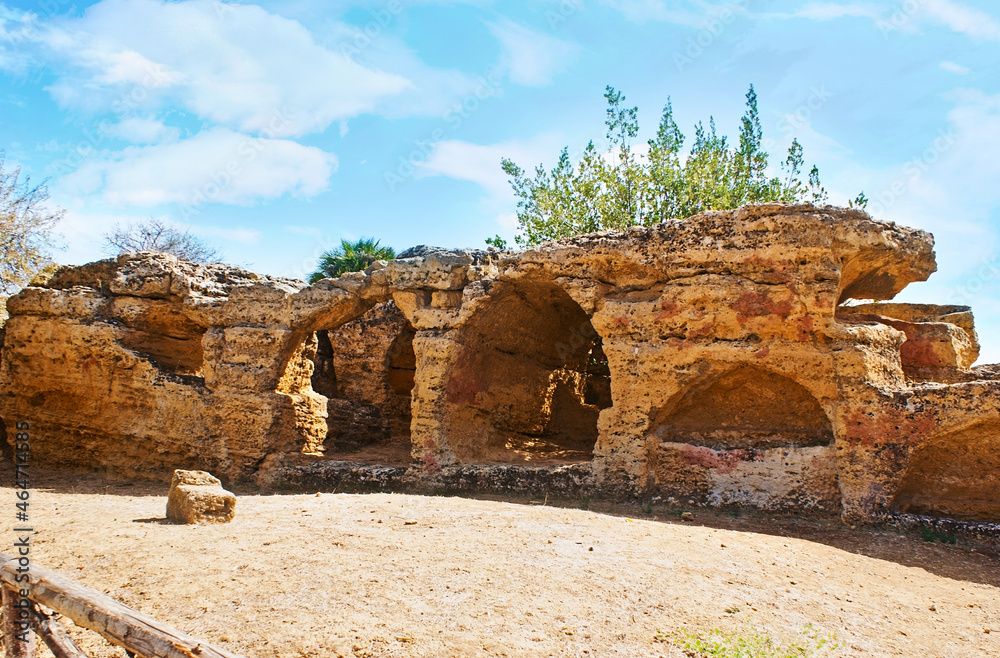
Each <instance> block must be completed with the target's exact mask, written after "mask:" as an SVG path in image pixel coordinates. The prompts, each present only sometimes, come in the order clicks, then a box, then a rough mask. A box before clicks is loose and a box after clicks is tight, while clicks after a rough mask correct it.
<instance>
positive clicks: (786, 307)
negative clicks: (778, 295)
mask: <svg viewBox="0 0 1000 658" xmlns="http://www.w3.org/2000/svg"><path fill="white" fill-rule="evenodd" d="M733 309H734V310H735V311H736V313H737V316H736V319H737V320H738V321H739V322H740V324H743V323H745V322H746V321H747V320H749V319H751V318H757V317H763V316H767V315H777V316H779V317H782V318H787V317H788V316H789V315H791V313H792V300H791V298H789V299H785V300H782V301H780V302H776V301H774V300H773V299H771V297H770V296H768V295H766V294H764V293H761V292H745V293H743V294H742V295H740V298H739V299H737V300H736V303H735V304H733Z"/></svg>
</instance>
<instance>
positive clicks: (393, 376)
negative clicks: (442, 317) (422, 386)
mask: <svg viewBox="0 0 1000 658" xmlns="http://www.w3.org/2000/svg"><path fill="white" fill-rule="evenodd" d="M415 335H416V330H414V329H413V327H412V326H411V325H410V323H409V322H408V321H407V320H406V318H405V317H404V316H403V314H402V313H401V312H400V311H399V309H398V308H396V305H395V303H393V302H392V301H391V300H389V301H386V302H381V303H379V304H376V305H375V306H374V307H373V308H372V309H371V310H369V311H367V312H366V313H365V314H364V315H362V316H361V317H359V318H357V319H355V320H351V321H350V322H347V323H346V324H344V325H342V326H340V327H338V328H336V329H331V330H320V331H317V332H316V333H315V336H316V340H317V349H316V356H315V358H314V359H313V364H314V371H313V374H312V388H313V390H314V391H316V392H317V393H320V394H321V395H323V396H324V397H326V398H327V437H326V441H325V442H324V444H323V451H324V452H325V454H327V455H331V456H332V455H334V454H344V455H345V456H350V457H351V458H354V459H361V458H365V457H366V454H367V452H370V450H367V451H366V450H365V449H366V448H372V447H377V448H379V449H378V450H377V451H376V453H375V455H374V456H376V457H379V458H382V459H386V458H387V456H388V455H387V453H386V451H385V450H386V449H389V450H390V454H394V460H395V461H397V462H398V461H402V462H403V463H406V462H408V461H409V455H410V421H411V416H410V393H411V391H412V389H413V377H414V373H415V372H416V355H415V354H414V352H413V337H414V336H415ZM392 447H396V448H397V449H396V450H394V451H393V450H391V448H392Z"/></svg>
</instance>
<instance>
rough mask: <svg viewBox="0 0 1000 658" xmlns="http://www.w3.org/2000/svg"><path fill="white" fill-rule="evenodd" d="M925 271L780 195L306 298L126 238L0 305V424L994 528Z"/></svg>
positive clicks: (434, 254) (234, 462)
mask: <svg viewBox="0 0 1000 658" xmlns="http://www.w3.org/2000/svg"><path fill="white" fill-rule="evenodd" d="M935 267H936V265H935V261H934V252H933V239H932V237H931V236H930V235H929V234H927V233H925V232H923V231H917V230H913V229H908V228H905V227H902V226H898V225H895V224H891V223H886V222H879V221H876V220H874V219H872V218H871V217H870V216H868V215H867V214H866V213H864V212H863V211H860V210H856V209H842V208H831V207H813V206H808V205H804V206H784V205H778V204H768V205H763V206H755V207H746V208H740V209H737V210H733V211H712V212H705V213H701V214H699V215H696V216H694V217H690V218H688V219H686V220H683V221H668V222H664V223H662V224H659V225H656V226H652V227H648V228H644V227H633V228H630V229H629V230H627V231H622V232H614V231H608V232H603V233H597V234H592V235H584V236H578V237H574V238H571V239H566V240H560V241H556V242H551V243H547V244H544V245H539V246H538V247H535V248H533V249H530V250H527V251H525V252H521V253H512V252H490V251H477V250H459V251H455V250H447V249H439V248H433V247H419V248H414V249H411V250H407V251H406V252H403V253H401V254H400V258H399V259H397V260H393V261H388V262H385V263H381V262H380V263H377V264H375V265H374V266H372V267H371V268H369V269H368V270H366V271H364V272H357V273H351V274H349V275H345V276H344V277H341V278H338V279H324V280H322V281H320V282H318V283H316V284H314V285H312V286H306V285H305V284H304V283H302V282H296V281H290V280H287V279H277V278H272V277H265V276H259V275H255V274H253V273H250V272H246V271H244V270H240V269H238V268H227V267H225V266H219V265H212V266H198V265H194V264H191V263H185V262H182V261H178V260H177V259H176V258H173V257H170V256H164V255H161V254H134V255H125V256H120V257H118V258H116V259H111V260H107V261H101V262H99V263H92V264H89V265H85V266H82V267H78V268H62V269H61V270H59V271H57V272H56V273H55V274H54V275H53V276H52V277H51V278H50V279H49V280H48V281H47V282H38V283H39V285H36V286H33V287H28V288H26V289H25V290H23V291H21V292H20V293H19V294H18V295H15V296H14V297H12V298H11V300H10V302H9V304H8V307H9V310H10V314H11V317H10V319H9V321H8V323H7V325H6V338H5V343H4V347H3V358H2V362H0V393H2V394H0V416H2V417H3V418H6V419H12V418H18V419H26V420H30V421H31V422H32V427H33V428H35V430H34V432H33V441H34V442H33V447H32V457H33V459H34V460H35V461H36V462H37V463H40V464H44V465H47V466H58V467H69V468H92V469H99V470H104V471H112V472H115V473H116V474H118V475H122V476H127V477H148V478H165V477H168V476H169V474H170V473H171V472H172V471H173V469H174V468H176V467H178V466H181V467H184V468H188V469H208V470H211V471H214V472H217V473H220V474H222V475H224V476H225V477H227V478H229V479H232V480H236V481H255V482H259V483H269V484H271V485H280V484H281V483H282V482H286V483H292V482H300V481H301V482H306V481H308V482H310V483H311V485H310V486H312V485H317V483H319V481H320V480H322V479H323V478H324V477H326V478H329V479H330V482H334V481H336V483H337V486H341V484H343V483H344V482H346V481H347V480H349V479H350V478H352V477H354V478H356V479H358V481H359V482H361V481H364V482H368V485H369V486H374V485H372V483H376V482H377V483H382V484H385V485H386V486H390V485H391V486H393V487H413V488H424V489H432V490H433V489H446V490H450V489H463V488H464V489H472V490H489V491H498V492H514V493H517V492H528V491H530V492H532V495H534V492H537V491H540V490H541V489H543V488H544V486H545V483H546V482H547V483H549V486H550V488H551V489H552V490H553V491H560V492H564V493H566V494H567V495H572V496H584V495H593V494H597V495H614V496H626V497H628V496H631V497H638V496H646V495H659V496H661V497H663V498H666V499H670V498H671V497H673V498H674V499H680V500H685V501H692V504H698V505H707V506H752V507H757V508H762V509H766V510H784V511H792V512H796V513H803V514H804V513H817V514H832V513H840V514H841V515H842V516H843V517H844V518H845V519H848V520H850V521H851V522H855V521H857V522H876V521H879V520H883V519H886V518H888V517H889V516H892V515H897V516H898V515H907V514H910V515H913V514H921V515H931V516H933V515H939V516H948V517H954V518H961V519H964V520H966V521H976V522H982V521H987V522H990V521H992V522H998V521H1000V516H998V515H1000V511H998V510H1000V491H998V487H997V483H996V479H995V475H994V474H995V471H996V466H997V464H996V458H995V455H996V454H1000V437H998V435H997V433H996V427H1000V375H998V372H1000V370H998V368H1000V367H997V366H973V363H974V361H975V359H976V358H977V355H978V350H979V345H978V338H977V336H976V332H975V327H974V322H973V317H972V313H971V311H970V310H969V309H968V308H966V307H945V306H934V305H914V304H898V303H894V302H891V301H890V300H891V299H892V298H893V296H894V295H896V294H897V293H898V292H899V291H900V290H902V289H903V288H904V287H905V286H906V285H907V284H909V283H912V282H915V281H922V280H924V279H926V278H927V277H928V276H930V275H931V273H932V272H933V271H934V269H935ZM855 299H875V300H881V301H880V302H879V303H877V304H863V305H854V306H852V305H851V303H852V300H855ZM7 429H8V436H10V429H11V425H10V422H9V420H8V428H7ZM35 437H38V438H35ZM379 469H388V470H387V471H384V472H383V471H382V470H379ZM403 469H406V470H405V476H404V475H402V473H403V472H404V471H403ZM373 473H375V474H376V475H374V476H373V475H372V474H373ZM386 473H391V477H390V476H388V475H386ZM382 484H379V485H378V486H382Z"/></svg>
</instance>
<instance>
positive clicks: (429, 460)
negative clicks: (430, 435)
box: [423, 452, 441, 473]
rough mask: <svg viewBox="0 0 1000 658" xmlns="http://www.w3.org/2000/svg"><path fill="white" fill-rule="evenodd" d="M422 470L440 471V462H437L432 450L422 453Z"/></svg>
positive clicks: (429, 471)
mask: <svg viewBox="0 0 1000 658" xmlns="http://www.w3.org/2000/svg"><path fill="white" fill-rule="evenodd" d="M423 460H424V470H426V471H427V472H428V473H440V472H441V464H439V463H438V460H437V456H436V455H435V454H434V453H433V452H425V453H424V454H423Z"/></svg>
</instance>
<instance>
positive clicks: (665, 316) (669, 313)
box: [653, 299, 681, 322]
mask: <svg viewBox="0 0 1000 658" xmlns="http://www.w3.org/2000/svg"><path fill="white" fill-rule="evenodd" d="M680 312H681V305H680V304H678V303H677V302H675V301H674V300H672V299H663V300H660V310H658V311H655V312H654V313H653V318H655V319H656V320H657V321H658V322H663V321H665V320H669V319H670V318H673V317H676V316H677V315H678V314H679V313H680Z"/></svg>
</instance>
